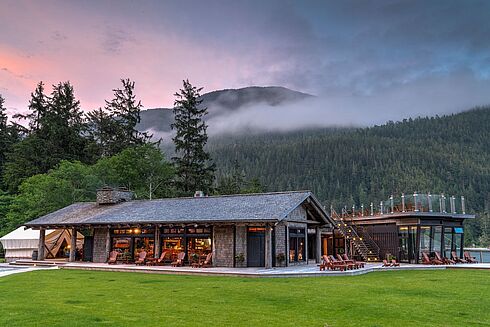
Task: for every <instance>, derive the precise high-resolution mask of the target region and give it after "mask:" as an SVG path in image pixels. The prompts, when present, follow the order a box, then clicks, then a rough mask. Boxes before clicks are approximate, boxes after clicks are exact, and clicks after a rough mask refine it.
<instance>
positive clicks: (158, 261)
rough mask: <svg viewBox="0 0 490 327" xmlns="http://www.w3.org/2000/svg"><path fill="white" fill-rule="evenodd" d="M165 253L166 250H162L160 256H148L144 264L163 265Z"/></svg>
mask: <svg viewBox="0 0 490 327" xmlns="http://www.w3.org/2000/svg"><path fill="white" fill-rule="evenodd" d="M166 255H167V251H163V252H162V254H161V255H160V258H150V259H149V260H147V261H146V265H147V266H156V265H163V263H164V261H165V256H166Z"/></svg>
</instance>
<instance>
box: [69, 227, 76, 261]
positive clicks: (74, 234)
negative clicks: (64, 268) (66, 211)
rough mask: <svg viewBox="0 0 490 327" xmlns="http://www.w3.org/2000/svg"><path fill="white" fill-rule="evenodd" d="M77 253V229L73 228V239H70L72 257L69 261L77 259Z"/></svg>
mask: <svg viewBox="0 0 490 327" xmlns="http://www.w3.org/2000/svg"><path fill="white" fill-rule="evenodd" d="M76 253H77V229H76V228H72V229H71V239H70V257H69V259H68V261H69V262H73V261H75V254H76Z"/></svg>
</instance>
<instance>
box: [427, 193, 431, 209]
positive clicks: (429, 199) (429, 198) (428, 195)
mask: <svg viewBox="0 0 490 327" xmlns="http://www.w3.org/2000/svg"><path fill="white" fill-rule="evenodd" d="M427 201H428V202H429V212H432V195H431V194H430V192H429V193H428V194H427Z"/></svg>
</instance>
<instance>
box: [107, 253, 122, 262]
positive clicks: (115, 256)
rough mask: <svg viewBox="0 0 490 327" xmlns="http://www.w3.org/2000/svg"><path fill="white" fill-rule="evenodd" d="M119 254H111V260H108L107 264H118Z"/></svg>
mask: <svg viewBox="0 0 490 327" xmlns="http://www.w3.org/2000/svg"><path fill="white" fill-rule="evenodd" d="M118 254H119V253H118V252H117V251H116V250H113V251H111V253H109V259H108V260H107V263H108V264H110V265H115V264H117V255H118Z"/></svg>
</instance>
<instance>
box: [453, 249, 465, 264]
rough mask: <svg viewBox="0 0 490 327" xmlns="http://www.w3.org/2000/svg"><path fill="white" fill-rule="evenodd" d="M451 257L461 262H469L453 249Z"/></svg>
mask: <svg viewBox="0 0 490 327" xmlns="http://www.w3.org/2000/svg"><path fill="white" fill-rule="evenodd" d="M451 259H453V260H454V261H455V262H459V263H468V261H466V260H465V259H461V258H460V257H458V255H457V254H456V251H451Z"/></svg>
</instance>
